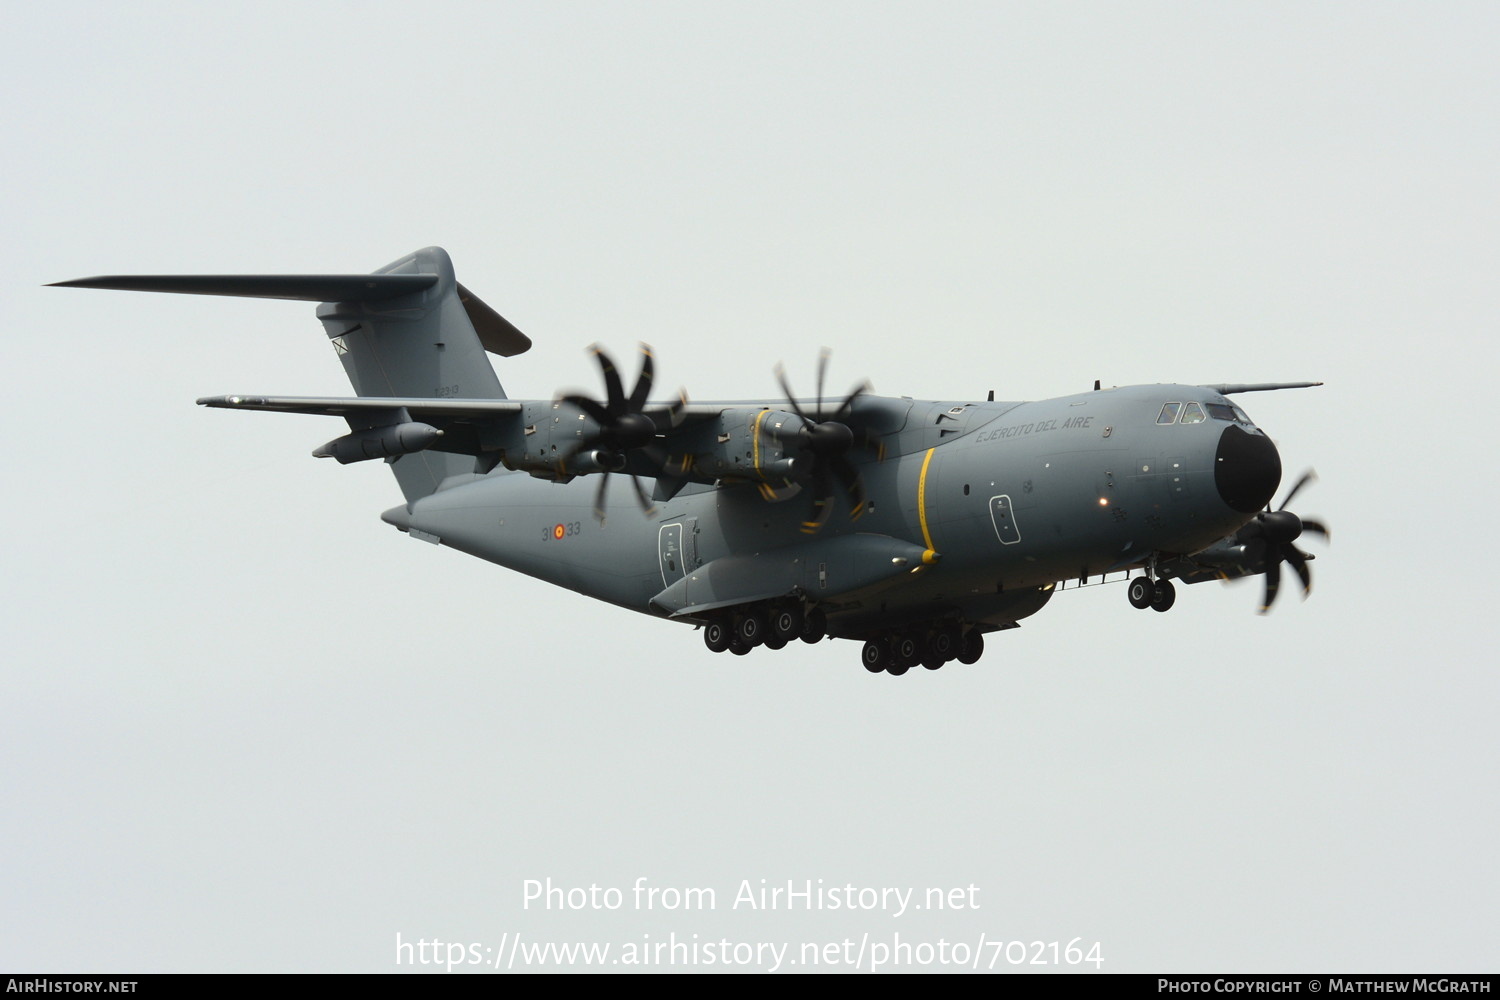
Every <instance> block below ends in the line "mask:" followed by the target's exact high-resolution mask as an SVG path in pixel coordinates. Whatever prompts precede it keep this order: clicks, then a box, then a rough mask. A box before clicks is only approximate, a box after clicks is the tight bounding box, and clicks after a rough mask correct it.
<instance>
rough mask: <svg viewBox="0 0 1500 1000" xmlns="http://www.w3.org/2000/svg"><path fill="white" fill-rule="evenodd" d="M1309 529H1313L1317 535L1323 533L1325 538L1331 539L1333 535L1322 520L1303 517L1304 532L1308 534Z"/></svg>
mask: <svg viewBox="0 0 1500 1000" xmlns="http://www.w3.org/2000/svg"><path fill="white" fill-rule="evenodd" d="M1309 531H1311V532H1312V533H1313V534H1315V535H1322V536H1323V537H1324V538H1330V539H1331V538H1332V537H1333V536H1331V535H1330V534H1329V533H1328V529H1327V528H1326V527H1324V525H1323V522H1322V521H1314V520H1312V519H1311V518H1303V519H1302V532H1303V534H1306V533H1307V532H1309Z"/></svg>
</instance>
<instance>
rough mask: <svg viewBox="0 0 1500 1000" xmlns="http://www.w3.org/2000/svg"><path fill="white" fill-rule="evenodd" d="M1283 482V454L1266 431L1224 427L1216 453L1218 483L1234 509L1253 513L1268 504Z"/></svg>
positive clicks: (1215, 479) (1215, 473) (1216, 483)
mask: <svg viewBox="0 0 1500 1000" xmlns="http://www.w3.org/2000/svg"><path fill="white" fill-rule="evenodd" d="M1280 483H1281V456H1280V455H1279V454H1277V452H1276V446H1275V445H1274V444H1272V443H1271V439H1270V438H1268V437H1266V436H1265V435H1264V434H1251V433H1249V432H1247V431H1244V430H1241V429H1240V428H1239V427H1235V426H1230V427H1226V428H1225V429H1224V433H1223V434H1222V435H1221V436H1220V437H1219V451H1218V454H1217V455H1215V456H1214V485H1215V486H1217V487H1218V489H1219V496H1220V497H1222V498H1223V499H1224V502H1225V503H1227V504H1228V505H1229V506H1230V507H1231V508H1233V509H1234V510H1237V511H1239V512H1240V513H1242V514H1251V513H1254V512H1255V511H1258V510H1260V509H1262V508H1263V507H1265V505H1266V504H1268V503H1270V502H1271V497H1272V496H1274V495H1275V494H1276V487H1277V486H1278V485H1280Z"/></svg>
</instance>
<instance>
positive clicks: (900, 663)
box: [885, 660, 911, 677]
mask: <svg viewBox="0 0 1500 1000" xmlns="http://www.w3.org/2000/svg"><path fill="white" fill-rule="evenodd" d="M910 669H911V664H909V663H907V662H906V661H905V660H897V661H896V662H895V663H893V664H891V665H890V666H888V667H886V668H885V672H886V673H888V674H890V675H891V676H892V677H900V676H901V675H902V674H904V673H906V672H907V671H908V670H910Z"/></svg>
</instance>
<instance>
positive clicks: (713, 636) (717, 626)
mask: <svg viewBox="0 0 1500 1000" xmlns="http://www.w3.org/2000/svg"><path fill="white" fill-rule="evenodd" d="M733 639H734V633H733V632H731V631H730V630H729V626H728V625H727V624H725V623H724V621H723V619H720V618H715V619H714V620H713V621H711V622H709V623H708V624H707V625H705V626H703V645H705V646H707V647H708V651H709V652H710V653H722V652H724V650H726V649H728V648H729V643H730V642H731V641H733Z"/></svg>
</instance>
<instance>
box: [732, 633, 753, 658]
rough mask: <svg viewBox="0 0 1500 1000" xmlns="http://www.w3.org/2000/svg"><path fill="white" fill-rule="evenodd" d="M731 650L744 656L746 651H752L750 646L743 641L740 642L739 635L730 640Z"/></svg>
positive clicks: (736, 654) (737, 654)
mask: <svg viewBox="0 0 1500 1000" xmlns="http://www.w3.org/2000/svg"><path fill="white" fill-rule="evenodd" d="M729 651H730V652H731V653H733V654H734V655H735V656H744V655H745V654H746V653H748V652H750V647H749V646H747V645H745V644H744V643H743V642H740V640H739V637H738V636H736V637H735V638H733V639H731V640H729Z"/></svg>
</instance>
